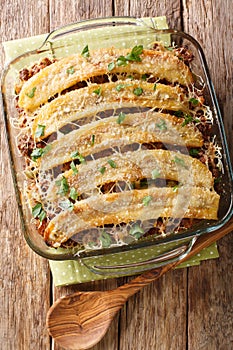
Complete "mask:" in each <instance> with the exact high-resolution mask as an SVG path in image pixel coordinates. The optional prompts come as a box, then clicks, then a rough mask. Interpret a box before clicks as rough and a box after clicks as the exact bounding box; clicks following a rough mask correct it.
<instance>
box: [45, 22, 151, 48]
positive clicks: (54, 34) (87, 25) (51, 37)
mask: <svg viewBox="0 0 233 350" xmlns="http://www.w3.org/2000/svg"><path fill="white" fill-rule="evenodd" d="M117 25H121V26H122V25H132V26H146V24H145V23H144V22H143V21H142V20H141V19H137V18H135V17H106V18H99V19H87V20H83V21H80V22H75V23H72V24H69V25H65V26H62V27H60V28H57V29H55V30H53V31H51V32H50V33H49V34H48V36H47V38H46V39H45V41H44V43H43V45H42V46H44V45H45V44H46V43H53V42H55V41H56V40H59V39H61V38H62V37H64V36H69V35H73V34H75V33H78V32H84V31H85V30H88V31H89V30H91V29H97V28H101V27H106V26H117Z"/></svg>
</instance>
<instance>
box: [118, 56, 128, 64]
mask: <svg viewBox="0 0 233 350" xmlns="http://www.w3.org/2000/svg"><path fill="white" fill-rule="evenodd" d="M127 64H128V61H127V59H126V58H125V56H119V57H118V58H117V65H118V66H126V65H127Z"/></svg>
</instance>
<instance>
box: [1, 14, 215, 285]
mask: <svg viewBox="0 0 233 350" xmlns="http://www.w3.org/2000/svg"><path fill="white" fill-rule="evenodd" d="M142 20H143V22H144V23H147V24H148V25H150V26H151V25H153V26H154V27H155V28H157V29H167V28H168V25H167V22H166V17H164V16H162V17H156V18H143V19H142ZM99 30H100V29H99ZM118 30H119V31H120V30H121V28H120V27H117V26H116V27H114V32H115V33H116V32H117V31H118ZM129 30H131V28H129ZM95 34H96V33H94V32H89V33H87V32H85V33H84V34H83V33H80V34H79V35H80V36H79V44H80V45H85V43H86V42H87V36H88V35H89V39H90V36H93V40H96V38H95ZM46 37H47V34H43V35H39V36H34V37H30V38H23V39H18V40H13V41H8V42H5V43H3V47H4V50H5V58H6V64H7V63H9V62H10V61H11V60H13V59H14V58H15V57H17V56H19V55H21V54H22V53H25V52H28V51H32V50H35V49H37V48H39V47H40V46H41V45H42V44H43V42H44V40H45V39H46ZM131 40H132V36H131ZM163 40H165V41H166V40H167V41H168V42H169V36H165V37H163ZM169 245H171V243H167V244H162V245H156V246H153V247H150V248H148V247H147V248H140V249H138V250H134V251H130V252H124V253H118V254H109V255H108V257H107V258H106V257H105V258H104V259H105V262H106V263H107V265H122V264H128V263H132V262H134V261H140V260H142V261H144V260H148V259H151V258H153V257H154V256H155V255H158V254H160V253H163V251H167V250H169ZM170 248H172V247H170ZM218 257H219V254H218V249H217V245H216V244H213V245H211V246H210V247H208V248H204V249H203V250H202V251H201V252H200V253H198V254H197V255H196V256H194V257H192V258H191V259H190V260H188V261H187V262H185V263H182V264H180V265H179V266H178V267H182V268H183V267H188V266H193V265H199V264H200V262H201V261H202V260H207V259H213V258H218ZM93 259H94V258H91V259H89V263H91V264H92V265H95V261H94V260H93ZM84 260H85V259H84ZM84 260H82V259H78V258H77V260H68V261H67V260H66V261H49V263H50V268H51V272H52V275H53V278H54V284H55V286H63V285H69V284H76V283H84V282H88V281H95V280H99V279H106V278H112V277H118V276H122V273H121V274H120V273H119V275H118V272H115V274H112V273H109V274H106V275H104V276H103V275H100V274H96V273H94V272H92V271H91V270H90V269H89V268H88V267H87V266H86V263H85V264H84ZM87 260H88V259H87ZM100 260H101V259H100ZM98 263H99V260H98ZM148 268H150V267H149V266H148ZM132 273H133V272H132Z"/></svg>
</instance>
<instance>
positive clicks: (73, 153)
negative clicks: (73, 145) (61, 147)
mask: <svg viewBox="0 0 233 350" xmlns="http://www.w3.org/2000/svg"><path fill="white" fill-rule="evenodd" d="M70 156H71V158H72V159H78V160H79V162H80V163H82V164H84V163H86V160H85V158H84V157H83V156H82V155H81V154H80V153H79V152H78V151H74V152H72V153H71V155H70Z"/></svg>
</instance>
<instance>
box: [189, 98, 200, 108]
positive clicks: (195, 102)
mask: <svg viewBox="0 0 233 350" xmlns="http://www.w3.org/2000/svg"><path fill="white" fill-rule="evenodd" d="M189 102H190V103H192V105H193V106H198V105H199V100H197V99H196V98H194V97H192V98H190V100H189Z"/></svg>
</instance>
